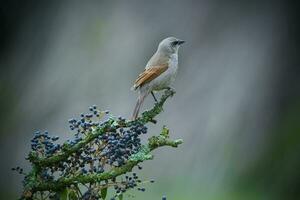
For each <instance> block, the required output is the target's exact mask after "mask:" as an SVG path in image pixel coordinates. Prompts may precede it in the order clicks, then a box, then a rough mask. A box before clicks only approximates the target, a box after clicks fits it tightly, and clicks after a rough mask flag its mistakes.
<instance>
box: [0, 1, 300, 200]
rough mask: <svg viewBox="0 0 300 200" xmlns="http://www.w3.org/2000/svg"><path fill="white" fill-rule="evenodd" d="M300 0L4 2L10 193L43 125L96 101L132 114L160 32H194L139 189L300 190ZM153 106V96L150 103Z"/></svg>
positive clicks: (4, 195) (1, 116)
mask: <svg viewBox="0 0 300 200" xmlns="http://www.w3.org/2000/svg"><path fill="white" fill-rule="evenodd" d="M298 8H299V6H298V5H297V4H293V3H291V2H289V1H258V0H254V1H249V2H243V1H218V0H200V1H179V0H172V1H166V0H165V1H138V0H136V1H130V2H129V1H128V2H127V1H26V2H25V1H19V0H13V1H2V2H1V7H0V16H1V24H0V26H1V35H0V42H1V47H0V51H1V54H0V56H1V57H0V58H1V59H0V66H1V71H0V95H1V99H0V109H1V110H0V112H1V113H0V123H1V126H0V148H1V149H0V150H1V151H0V156H1V165H0V173H1V179H0V190H1V191H0V197H1V199H15V198H17V197H18V195H19V194H20V192H21V190H22V184H21V180H22V177H21V176H19V175H18V174H15V173H14V172H12V171H10V168H11V167H14V166H16V165H20V166H21V167H24V168H25V170H26V169H29V167H30V166H29V163H28V162H27V161H26V160H25V157H26V155H27V153H28V152H29V148H30V142H29V141H30V139H31V137H32V135H33V132H34V131H35V130H48V131H49V132H50V133H51V134H53V135H60V136H61V137H62V138H63V139H65V138H70V137H71V136H72V135H71V134H70V131H69V130H68V124H67V120H68V119H69V118H70V117H77V116H78V115H79V114H80V113H81V112H85V111H87V108H88V106H90V105H92V104H96V105H98V107H99V108H102V109H104V110H106V109H109V110H111V112H112V113H113V114H115V115H116V116H118V115H123V116H125V117H129V116H130V115H131V113H132V110H133V107H134V104H135V101H136V96H137V95H136V93H134V92H132V91H130V87H131V85H132V83H133V81H134V80H135V78H136V76H137V75H138V74H139V73H140V72H141V71H142V70H143V69H144V66H145V64H146V62H147V61H148V59H149V58H150V57H151V55H152V54H153V53H154V52H155V50H156V48H157V45H158V43H159V42H160V41H161V40H162V39H164V38H165V37H168V36H175V37H178V38H180V39H184V40H186V43H185V44H184V45H183V46H182V47H181V48H180V51H179V72H178V76H177V79H176V83H175V85H174V87H175V88H176V91H177V93H176V95H175V96H174V98H172V99H170V100H168V102H167V103H166V105H165V107H164V112H163V114H161V115H160V116H159V117H158V118H157V119H158V121H159V123H158V124H157V125H155V126H153V125H151V128H150V131H149V134H150V135H152V134H156V133H158V132H159V131H160V129H161V127H162V125H164V124H166V125H167V126H168V127H169V128H170V130H171V137H172V138H182V139H183V140H184V144H183V145H182V146H181V147H180V148H178V149H170V148H163V149H160V150H158V151H156V152H155V153H154V154H155V159H154V160H153V161H151V162H146V163H144V164H143V166H144V170H143V171H142V172H141V175H142V176H143V177H144V178H145V179H149V178H154V179H155V180H156V183H155V184H151V185H148V186H146V189H147V192H146V193H143V194H140V193H139V192H132V193H133V194H134V195H136V199H145V200H148V199H149V200H150V199H151V200H153V199H161V196H162V195H166V196H167V197H168V199H170V200H182V199H185V200H186V199H187V200H188V199H191V200H195V199H297V198H299V197H300V193H299V190H298V189H299V185H300V172H299V167H300V156H299V151H300V145H299V139H300V136H299V131H300V126H299V119H300V101H299V100H300V79H299V75H300V73H299V72H300V70H299V67H300V66H299V62H298V59H299V58H298V57H297V56H299V51H298V50H299V49H298V44H297V42H298V41H299V38H298V35H299V29H298V27H297V10H299V9H298ZM152 105H153V99H152V98H148V99H147V101H146V104H145V105H144V107H143V110H145V109H148V108H150V107H151V106H152Z"/></svg>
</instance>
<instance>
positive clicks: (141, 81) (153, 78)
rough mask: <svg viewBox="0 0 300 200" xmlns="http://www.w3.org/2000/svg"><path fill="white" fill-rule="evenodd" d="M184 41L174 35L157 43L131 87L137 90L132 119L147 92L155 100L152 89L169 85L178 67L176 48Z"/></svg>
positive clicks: (161, 88)
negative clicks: (155, 48) (154, 50)
mask: <svg viewBox="0 0 300 200" xmlns="http://www.w3.org/2000/svg"><path fill="white" fill-rule="evenodd" d="M184 42H185V41H183V40H179V39H177V38H175V37H168V38H166V39H164V40H162V41H161V42H160V43H159V45H158V48H157V51H156V52H155V54H154V55H153V56H152V57H151V59H150V60H149V61H148V63H147V65H146V67H145V70H144V71H143V72H142V73H141V74H140V75H139V76H138V78H137V79H136V80H135V82H134V85H133V87H132V89H133V90H138V92H139V95H138V99H137V103H136V106H135V108H134V111H133V115H132V119H133V120H135V119H136V118H137V117H138V114H139V111H140V108H141V106H142V104H143V102H144V100H145V98H146V97H147V96H148V95H149V93H151V94H152V96H153V98H154V100H155V101H157V100H156V98H155V96H154V93H153V91H158V90H163V89H168V88H170V87H171V84H172V83H173V82H174V80H175V77H176V74H177V69H178V48H179V46H180V45H181V44H183V43H184Z"/></svg>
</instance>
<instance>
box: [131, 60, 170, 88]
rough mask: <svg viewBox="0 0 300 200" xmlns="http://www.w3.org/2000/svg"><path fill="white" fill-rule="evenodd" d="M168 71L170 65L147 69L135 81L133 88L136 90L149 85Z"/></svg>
mask: <svg viewBox="0 0 300 200" xmlns="http://www.w3.org/2000/svg"><path fill="white" fill-rule="evenodd" d="M167 69H168V64H164V65H158V66H153V67H150V68H148V69H145V71H143V72H142V73H141V74H140V75H139V76H138V78H137V79H136V80H135V82H134V85H133V88H134V89H136V88H138V87H140V86H142V85H144V84H145V83H149V82H150V81H152V80H153V79H155V78H156V77H158V76H159V75H161V74H162V73H164V72H165V71H166V70H167Z"/></svg>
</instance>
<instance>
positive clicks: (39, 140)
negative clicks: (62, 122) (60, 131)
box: [31, 131, 61, 157]
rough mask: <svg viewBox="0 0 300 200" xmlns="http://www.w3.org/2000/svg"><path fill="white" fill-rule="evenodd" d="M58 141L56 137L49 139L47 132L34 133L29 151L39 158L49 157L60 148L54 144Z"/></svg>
mask: <svg viewBox="0 0 300 200" xmlns="http://www.w3.org/2000/svg"><path fill="white" fill-rule="evenodd" d="M58 139H59V137H58V136H54V137H50V136H49V134H48V131H45V132H44V133H42V132H40V131H36V132H35V134H34V137H33V139H32V140H31V149H32V150H33V151H35V152H37V153H38V154H39V155H40V156H46V157H47V156H51V155H53V154H54V153H56V152H58V151H59V150H60V148H61V146H60V145H59V144H54V142H55V141H57V140H58Z"/></svg>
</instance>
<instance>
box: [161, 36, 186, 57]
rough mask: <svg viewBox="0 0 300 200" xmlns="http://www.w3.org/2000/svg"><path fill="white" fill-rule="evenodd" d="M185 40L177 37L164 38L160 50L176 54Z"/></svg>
mask: <svg viewBox="0 0 300 200" xmlns="http://www.w3.org/2000/svg"><path fill="white" fill-rule="evenodd" d="M184 42H185V41H184V40H180V39H177V38H175V37H168V38H166V39H164V40H162V41H161V42H160V43H159V45H158V49H157V50H158V51H159V52H162V53H166V54H174V53H177V52H178V48H179V46H180V45H182V44H183V43H184Z"/></svg>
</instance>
